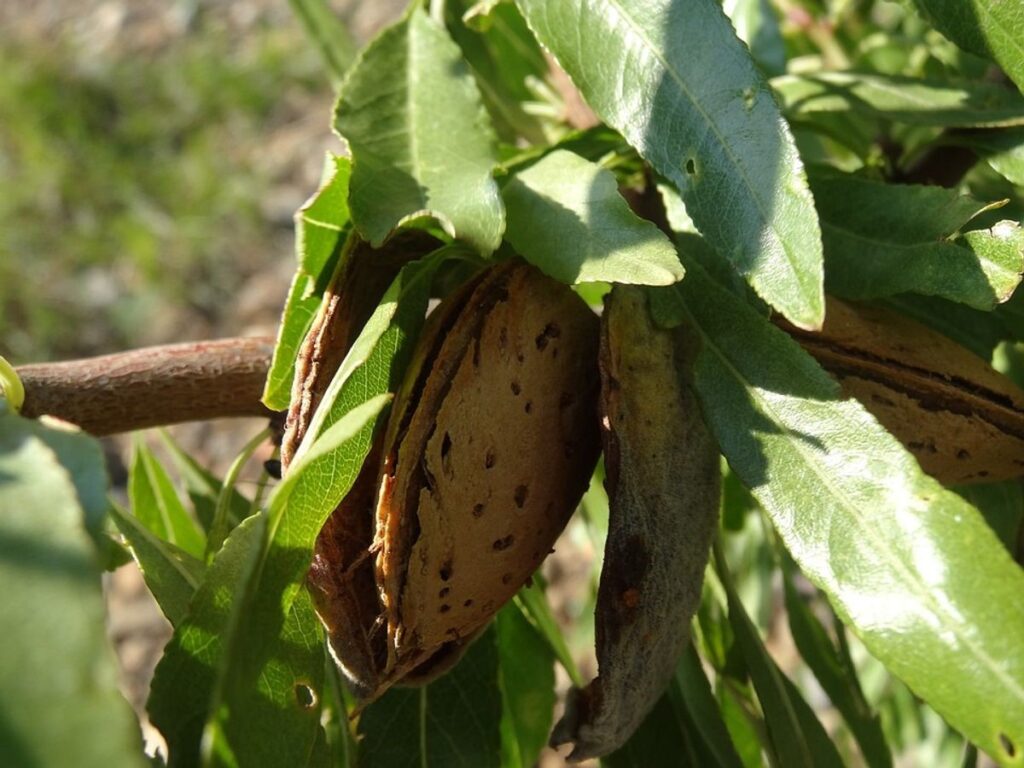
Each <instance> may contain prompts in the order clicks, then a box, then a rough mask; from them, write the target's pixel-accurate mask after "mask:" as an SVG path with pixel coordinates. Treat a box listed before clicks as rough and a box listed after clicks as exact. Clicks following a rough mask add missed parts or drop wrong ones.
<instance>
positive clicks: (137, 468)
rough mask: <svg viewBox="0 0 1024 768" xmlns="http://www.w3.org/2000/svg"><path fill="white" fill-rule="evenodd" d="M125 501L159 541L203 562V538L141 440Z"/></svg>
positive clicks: (158, 464) (137, 444) (204, 542)
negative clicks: (161, 540)
mask: <svg viewBox="0 0 1024 768" xmlns="http://www.w3.org/2000/svg"><path fill="white" fill-rule="evenodd" d="M128 500H129V502H130V504H131V511H132V514H133V515H135V517H136V518H137V519H138V520H139V522H140V523H142V524H143V525H144V526H146V528H148V529H149V530H150V531H152V532H153V533H154V534H155V535H156V536H157V537H158V538H160V539H163V540H164V541H166V542H168V543H170V544H173V545H174V546H176V547H178V548H179V549H181V550H183V551H185V552H187V553H188V554H190V555H192V556H193V557H196V558H199V559H202V557H203V550H204V548H205V547H206V536H205V535H204V534H203V532H202V530H201V529H200V528H199V524H198V523H197V522H196V521H195V519H193V517H192V515H190V514H189V512H188V510H187V509H185V505H184V504H183V503H182V502H181V499H179V498H178V492H177V491H176V490H175V488H174V484H173V483H172V482H171V478H170V476H168V474H167V471H166V470H165V469H164V468H163V467H162V466H161V465H160V462H159V461H157V458H156V456H154V455H153V452H152V451H150V450H149V448H148V447H147V446H146V445H145V443H143V442H142V440H141V438H139V439H137V440H136V442H135V453H134V454H133V456H132V465H131V468H130V469H129V471H128Z"/></svg>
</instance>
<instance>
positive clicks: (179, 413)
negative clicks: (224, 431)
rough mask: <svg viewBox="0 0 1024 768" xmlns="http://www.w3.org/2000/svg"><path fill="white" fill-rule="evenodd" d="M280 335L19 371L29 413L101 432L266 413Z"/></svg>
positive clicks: (199, 343) (175, 346) (201, 343)
mask: <svg viewBox="0 0 1024 768" xmlns="http://www.w3.org/2000/svg"><path fill="white" fill-rule="evenodd" d="M273 349H274V340H273V339H271V338H268V337H253V338H236V339H220V340H218V341H197V342H189V343H186V344H170V345H167V346H160V347H146V348H144V349H136V350H132V351H130V352H121V353H118V354H113V355H104V356H102V357H91V358H87V359H84V360H72V361H68V362H63V363H40V364H35V365H23V366H21V367H19V368H17V369H16V370H17V372H18V376H20V377H21V380H22V382H23V383H24V385H25V404H24V406H23V407H22V414H23V415H25V416H29V417H36V416H41V415H43V414H49V415H51V416H56V417H58V418H61V419H64V420H65V421H70V422H72V423H73V424H77V425H79V426H80V427H81V428H82V429H84V430H85V431H86V432H89V433H91V434H94V435H110V434H114V433H116V432H129V431H131V430H134V429H145V428H147V427H157V426H163V425H167V424H178V423H180V422H184V421H203V420H206V419H218V418H224V417H231V416H266V417H270V416H271V415H272V412H271V411H269V410H268V409H267V408H266V406H264V405H263V403H261V402H260V395H261V394H262V392H263V382H264V379H265V378H266V376H267V370H268V369H269V367H270V357H271V354H272V353H273Z"/></svg>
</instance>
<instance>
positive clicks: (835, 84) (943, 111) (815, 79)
mask: <svg viewBox="0 0 1024 768" xmlns="http://www.w3.org/2000/svg"><path fill="white" fill-rule="evenodd" d="M771 85H772V88H774V89H775V92H776V93H777V94H778V96H779V99H780V100H781V101H782V105H783V109H784V111H785V112H786V115H787V116H788V117H803V116H806V115H812V114H814V113H815V112H848V111H852V112H856V113H858V114H862V115H866V116H868V117H873V118H876V119H879V120H892V121H895V122H899V123H909V124H911V125H931V126H936V127H944V128H995V127H999V126H1011V125H1024V97H1022V96H1021V95H1020V94H1018V93H1014V92H1013V91H1011V90H1008V89H1007V88H1004V87H1002V86H1000V85H996V84H995V83H984V82H949V81H944V80H922V79H919V78H915V77H900V76H897V75H874V74H866V73H862V72H857V73H852V72H823V73H820V74H816V75H782V76H781V77H776V78H774V79H773V80H772V81H771Z"/></svg>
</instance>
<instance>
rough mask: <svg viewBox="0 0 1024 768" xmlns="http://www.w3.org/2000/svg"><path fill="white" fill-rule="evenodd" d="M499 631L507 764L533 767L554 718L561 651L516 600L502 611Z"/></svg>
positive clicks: (503, 744) (503, 742)
mask: <svg viewBox="0 0 1024 768" xmlns="http://www.w3.org/2000/svg"><path fill="white" fill-rule="evenodd" d="M494 633H495V637H496V640H497V643H498V654H499V665H498V674H499V680H500V686H501V701H502V707H501V734H502V739H501V748H502V766H503V768H512V766H517V765H518V766H522V768H532V767H533V766H534V765H536V764H537V758H538V756H539V755H540V751H541V750H542V749H543V748H544V746H545V745H546V744H547V742H548V734H550V733H551V722H552V720H553V719H554V710H555V656H554V653H553V652H552V651H551V647H550V646H549V645H548V643H547V641H546V640H545V639H544V638H543V637H542V636H541V634H540V633H539V632H538V631H537V630H536V629H535V628H534V626H533V625H532V624H530V622H529V621H527V619H526V617H524V616H523V614H522V613H521V612H520V611H519V608H518V607H517V606H515V605H506V606H505V607H504V608H502V609H501V611H499V612H498V615H497V617H496V619H495V623H494Z"/></svg>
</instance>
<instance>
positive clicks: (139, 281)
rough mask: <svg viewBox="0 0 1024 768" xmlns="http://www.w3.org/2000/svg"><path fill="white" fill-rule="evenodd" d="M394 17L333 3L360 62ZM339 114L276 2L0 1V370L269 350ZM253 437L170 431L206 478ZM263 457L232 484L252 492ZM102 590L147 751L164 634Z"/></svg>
mask: <svg viewBox="0 0 1024 768" xmlns="http://www.w3.org/2000/svg"><path fill="white" fill-rule="evenodd" d="M405 5H406V2H405V0H363V1H362V2H360V1H359V0H332V6H333V9H334V10H335V12H336V13H337V16H338V18H339V19H340V20H341V21H342V22H343V23H344V25H345V27H346V28H347V29H348V31H349V33H350V35H351V37H352V38H353V41H354V42H355V43H356V44H357V45H360V46H361V45H362V44H363V43H365V42H366V41H367V40H368V39H369V38H370V37H371V36H372V35H373V34H374V33H375V32H376V31H377V30H378V29H379V28H380V27H381V26H383V25H384V24H386V23H388V22H389V21H390V20H391V19H393V18H394V17H395V16H397V15H398V14H399V13H400V12H401V10H402V9H403V8H404V7H405ZM334 97H335V91H334V87H333V85H332V83H331V81H330V78H329V75H328V70H327V68H326V66H325V65H324V63H323V60H322V59H321V57H320V53H319V51H318V50H317V48H316V47H315V46H314V45H313V43H312V42H311V41H310V40H309V38H308V37H307V36H306V34H305V32H304V30H303V28H302V25H301V24H300V22H299V20H298V18H297V17H296V16H295V14H294V13H293V11H292V9H291V7H290V6H289V3H288V0H233V1H232V2H227V1H226V0H225V1H222V2H218V1H215V0H207V1H206V2H202V1H201V0H177V2H165V1H163V0H161V1H158V0H3V2H0V354H3V355H4V356H5V357H7V358H8V360H10V361H11V362H12V363H13V364H15V365H19V364H23V363H29V362H45V361H55V360H63V359H70V358H76V357H85V356H91V355H97V354H107V353H111V352H117V351H120V350H125V349H131V348H135V347H140V346H146V345H151V344H162V343H172V342H179V341H188V340H198V339H207V338H221V337H228V336H237V335H263V334H265V335H273V334H274V333H275V332H276V326H277V322H278V318H279V314H280V311H281V307H282V306H283V303H284V297H285V294H286V291H287V288H288V284H289V281H290V279H291V276H292V272H293V270H294V266H295V259H294V228H293V214H294V212H295V211H296V209H297V208H298V207H299V206H300V205H301V204H302V203H303V202H304V201H305V200H306V199H307V198H308V197H309V196H310V195H311V194H312V193H313V192H314V191H315V190H316V188H317V186H318V184H319V181H320V175H321V170H322V168H323V160H324V154H325V152H326V151H328V150H330V151H334V152H339V151H341V150H342V149H343V145H342V142H341V141H340V140H339V139H338V138H337V137H336V136H335V135H334V134H333V133H332V132H331V126H330V123H331V117H332V106H333V102H334ZM264 426H265V424H264V423H262V422H261V421H259V420H252V421H250V420H235V421H230V422H226V421H221V422H217V423H210V424H193V425H182V426H178V427H173V428H171V429H170V430H169V432H170V433H171V435H172V436H173V437H174V439H175V440H177V441H178V442H179V443H180V444H181V445H182V446H183V447H184V448H185V450H186V451H188V452H189V453H191V454H192V455H193V456H194V457H195V458H196V459H197V460H198V461H199V462H200V463H202V464H204V465H205V466H207V467H210V468H211V469H212V470H213V471H214V472H215V473H217V474H218V475H220V476H222V475H223V473H224V471H225V470H226V469H227V467H228V466H229V465H230V463H231V461H232V460H233V459H234V457H235V456H236V455H237V453H238V451H239V450H240V449H241V448H242V446H243V445H244V444H245V442H246V441H247V440H248V439H249V438H250V437H252V435H254V434H255V433H256V432H257V431H259V430H260V429H262V428H263V427H264ZM133 439H142V440H145V441H146V443H147V444H148V445H149V446H150V447H151V448H152V449H153V450H154V451H155V452H157V454H158V455H159V456H164V457H165V456H166V454H165V453H163V452H162V445H161V441H160V440H158V439H157V437H156V435H155V434H153V433H143V434H141V435H139V436H136V437H134V438H133V437H131V436H119V437H115V438H107V439H105V440H104V444H105V447H106V449H107V453H108V463H109V467H110V472H111V476H112V481H113V486H114V493H115V495H116V496H119V497H120V498H121V499H122V501H123V500H124V486H125V481H126V477H127V475H126V473H127V469H126V468H127V467H128V466H129V464H130V459H131V452H132V442H133ZM269 455H270V454H269V448H268V450H267V451H265V452H264V453H263V454H260V455H258V456H257V460H256V461H253V462H251V463H250V466H249V468H248V470H247V471H246V472H245V473H244V474H243V477H242V480H241V481H240V483H239V487H240V490H242V491H243V492H244V493H245V494H246V495H249V496H251V495H252V494H253V492H254V490H255V486H256V479H257V477H258V475H259V474H260V471H261V467H260V461H259V460H260V459H265V458H268V457H269ZM167 465H168V466H170V463H169V462H167ZM558 550H559V553H560V556H559V557H557V558H552V559H551V560H550V561H549V563H548V565H547V566H546V571H545V572H546V574H547V577H548V581H549V583H551V586H552V589H551V590H550V592H551V593H552V595H553V597H555V602H556V609H557V610H558V613H559V614H560V616H561V618H562V619H563V620H565V621H567V622H568V621H574V622H580V620H581V619H582V622H580V623H582V625H583V629H582V632H581V633H577V634H576V636H575V637H573V638H570V641H571V642H572V645H573V646H574V647H575V648H577V649H580V653H581V657H582V658H581V661H582V671H583V673H584V674H585V675H588V676H589V675H592V674H594V673H596V669H595V668H594V662H593V652H592V643H593V636H592V629H591V628H590V627H591V625H592V622H591V621H589V618H590V614H591V612H592V610H593V604H592V603H591V602H590V601H589V600H588V599H587V598H586V595H587V594H588V593H589V591H590V590H589V580H590V579H591V578H592V574H593V564H594V559H595V548H594V546H593V542H590V541H589V540H588V539H587V537H586V534H585V531H584V526H582V524H578V523H577V524H574V525H573V526H571V527H570V529H569V530H568V531H567V532H566V535H565V536H564V537H563V539H562V541H560V542H559V545H558ZM569 585H573V586H574V588H573V589H568V588H567V587H569ZM106 586H107V598H108V607H109V614H110V617H109V632H110V636H111V639H112V641H113V642H114V645H115V648H116V650H117V653H118V656H119V659H120V661H121V665H122V671H123V680H122V687H123V689H124V692H125V695H126V696H127V697H128V699H129V700H130V701H131V703H132V705H133V706H134V707H135V709H136V711H137V712H138V714H139V716H140V718H141V719H142V720H143V731H144V734H145V736H146V739H147V746H148V748H149V749H150V751H152V750H153V749H155V748H157V747H158V746H159V745H160V744H161V743H162V740H161V737H160V736H159V734H158V733H157V732H156V731H155V730H154V729H153V728H152V727H151V726H149V725H148V723H146V722H145V700H146V697H147V695H148V690H149V681H150V678H151V676H152V671H153V668H154V666H155V664H156V662H157V660H158V659H159V657H160V654H161V652H162V649H163V646H164V644H165V643H166V641H167V640H168V639H169V637H170V626H169V624H168V623H167V622H166V620H165V619H164V618H163V616H162V614H161V613H160V611H159V609H158V608H157V606H156V604H155V602H154V601H153V600H152V598H151V597H150V595H149V593H148V591H147V589H146V587H145V584H144V583H143V581H142V578H141V575H140V574H139V572H138V570H137V569H136V568H135V567H134V566H133V565H129V566H124V567H122V568H120V569H119V570H117V571H116V572H114V573H113V574H111V575H110V577H108V579H107V585H106ZM561 687H562V688H563V689H564V688H566V687H568V680H567V679H566V678H565V676H564V675H562V679H561ZM561 764H563V760H562V759H561V758H559V757H558V756H557V755H556V754H555V753H554V752H553V751H550V750H549V751H547V752H546V754H545V755H544V756H543V758H542V765H544V766H553V765H561Z"/></svg>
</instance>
